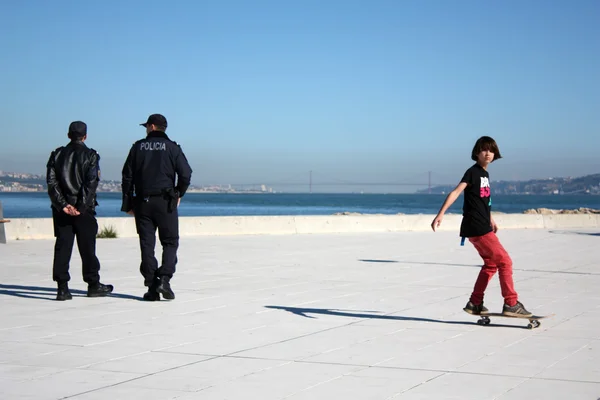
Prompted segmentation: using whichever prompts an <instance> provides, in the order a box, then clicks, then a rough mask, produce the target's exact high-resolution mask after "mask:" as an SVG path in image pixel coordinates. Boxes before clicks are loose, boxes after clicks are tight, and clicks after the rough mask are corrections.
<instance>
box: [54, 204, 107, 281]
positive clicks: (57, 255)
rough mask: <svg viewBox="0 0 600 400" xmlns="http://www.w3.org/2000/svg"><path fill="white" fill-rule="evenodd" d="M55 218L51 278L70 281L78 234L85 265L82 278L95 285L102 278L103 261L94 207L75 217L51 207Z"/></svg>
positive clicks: (80, 253) (78, 246)
mask: <svg viewBox="0 0 600 400" xmlns="http://www.w3.org/2000/svg"><path fill="white" fill-rule="evenodd" d="M52 221H53V222H54V236H55V237H56V243H55V244H54V263H53V266H52V279H54V281H56V282H59V283H61V282H68V281H69V280H70V279H71V276H70V275H69V263H70V261H71V254H72V252H73V243H74V241H75V238H77V248H78V249H79V255H80V256H81V263H82V266H83V280H84V281H85V282H86V283H87V284H88V285H95V284H96V283H98V282H99V281H100V275H99V271H100V262H99V261H98V257H96V234H97V233H98V222H97V221H96V216H95V213H94V211H91V210H88V211H85V212H83V213H82V214H80V215H78V216H76V217H74V216H71V215H68V214H65V213H64V212H62V211H58V210H56V209H55V208H54V207H52Z"/></svg>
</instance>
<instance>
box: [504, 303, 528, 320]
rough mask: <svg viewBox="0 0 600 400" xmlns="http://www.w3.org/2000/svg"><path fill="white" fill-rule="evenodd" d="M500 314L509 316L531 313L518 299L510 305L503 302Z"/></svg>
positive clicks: (522, 315)
mask: <svg viewBox="0 0 600 400" xmlns="http://www.w3.org/2000/svg"><path fill="white" fill-rule="evenodd" d="M502 314H504V315H506V316H509V317H531V316H532V315H533V314H532V313H530V312H529V311H527V310H526V309H525V306H523V304H521V302H520V301H517V304H515V305H514V306H512V307H511V306H509V305H507V304H505V305H504V307H503V308H502Z"/></svg>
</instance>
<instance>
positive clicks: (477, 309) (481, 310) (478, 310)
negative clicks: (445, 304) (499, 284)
mask: <svg viewBox="0 0 600 400" xmlns="http://www.w3.org/2000/svg"><path fill="white" fill-rule="evenodd" d="M463 310H465V311H466V312H468V313H469V314H473V315H481V314H487V313H488V312H489V311H490V310H488V309H487V308H485V306H484V305H483V302H481V304H477V305H475V304H473V303H472V302H470V301H469V302H468V303H467V305H466V306H465V308H463Z"/></svg>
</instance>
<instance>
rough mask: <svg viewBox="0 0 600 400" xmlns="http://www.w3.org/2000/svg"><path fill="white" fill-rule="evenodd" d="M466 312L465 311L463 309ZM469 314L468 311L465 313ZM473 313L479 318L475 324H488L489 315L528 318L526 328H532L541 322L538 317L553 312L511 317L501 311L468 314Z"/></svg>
mask: <svg viewBox="0 0 600 400" xmlns="http://www.w3.org/2000/svg"><path fill="white" fill-rule="evenodd" d="M465 312H466V311H465ZM467 314H470V313H467ZM470 315H473V316H474V317H479V319H478V320H477V325H489V324H490V322H491V321H490V317H502V318H517V319H528V320H529V324H528V325H527V329H534V328H538V327H539V326H540V325H541V324H542V323H541V322H540V319H544V318H550V317H552V316H553V315H554V314H551V315H532V316H530V317H525V316H523V317H513V316H512V315H504V314H502V313H487V314H480V315H477V314H470Z"/></svg>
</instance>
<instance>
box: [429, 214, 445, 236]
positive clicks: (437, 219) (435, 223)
mask: <svg viewBox="0 0 600 400" xmlns="http://www.w3.org/2000/svg"><path fill="white" fill-rule="evenodd" d="M443 218H444V217H443V216H442V215H437V216H436V217H435V218H434V219H433V222H432V223H431V229H433V231H434V232H435V228H437V227H438V226H440V225H441V223H442V219H443Z"/></svg>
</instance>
